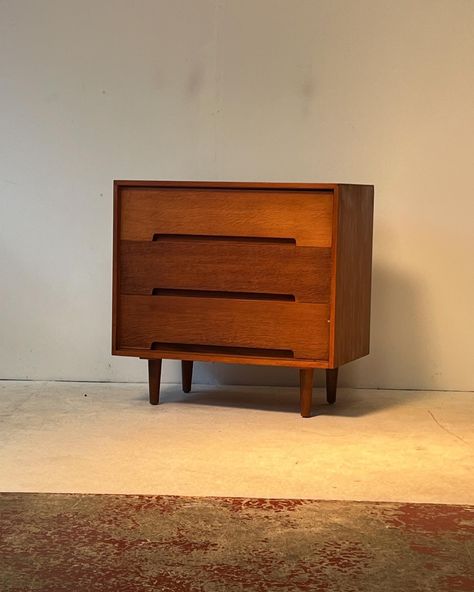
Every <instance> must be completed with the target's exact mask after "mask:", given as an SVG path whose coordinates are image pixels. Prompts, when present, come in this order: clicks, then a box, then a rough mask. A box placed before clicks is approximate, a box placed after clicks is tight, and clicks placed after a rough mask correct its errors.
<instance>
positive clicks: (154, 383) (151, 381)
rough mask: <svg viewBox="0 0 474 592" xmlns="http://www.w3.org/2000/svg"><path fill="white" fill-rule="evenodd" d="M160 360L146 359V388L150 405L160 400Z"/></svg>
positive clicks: (156, 403)
mask: <svg viewBox="0 0 474 592" xmlns="http://www.w3.org/2000/svg"><path fill="white" fill-rule="evenodd" d="M161 362H162V361H161V360H159V359H158V360H148V390H149V394H150V404H151V405H158V403H159V402H160V382H161Z"/></svg>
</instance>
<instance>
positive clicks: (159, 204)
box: [120, 187, 333, 247]
mask: <svg viewBox="0 0 474 592" xmlns="http://www.w3.org/2000/svg"><path fill="white" fill-rule="evenodd" d="M120 201H121V219H120V238H121V239H122V240H145V241H146V240H152V239H153V237H154V236H155V235H160V234H161V233H163V234H166V235H169V234H178V235H183V234H184V235H209V236H243V237H270V238H286V239H294V240H295V241H296V244H297V245H299V246H317V247H330V246H331V241H332V204H333V195H332V193H331V192H327V191H325V192H322V191H320V192H317V191H314V192H307V191H304V192H298V191H290V190H285V191H282V190H279V191H273V190H260V191H256V190H251V189H248V190H245V191H239V192H236V191H233V190H225V189H201V188H194V189H186V190H182V189H176V188H168V189H167V188H161V189H153V188H141V187H130V188H128V187H124V188H122V190H121V193H120Z"/></svg>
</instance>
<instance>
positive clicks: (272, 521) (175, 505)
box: [0, 493, 474, 592]
mask: <svg viewBox="0 0 474 592" xmlns="http://www.w3.org/2000/svg"><path fill="white" fill-rule="evenodd" d="M0 514H1V538H0V565H1V572H0V584H1V591H2V592H26V591H41V592H63V591H64V592H65V591H67V592H75V591H81V592H93V591H96V590H97V591H99V590H100V591H101V592H148V591H151V590H153V591H169V592H202V591H203V592H221V591H222V592H236V591H249V592H261V591H267V590H271V591H273V590H274V591H285V590H295V591H299V590H301V591H311V592H333V591H334V592H359V591H364V592H370V591H375V590H377V591H379V590H380V591H382V590H383V591H384V592H398V591H400V592H401V591H403V592H418V591H427V592H438V591H442V592H455V591H458V590H462V591H473V590H474V573H473V565H474V562H473V557H474V548H473V535H474V524H473V518H474V508H473V507H466V506H446V505H435V504H401V503H370V502H336V501H335V502H327V501H311V500H264V499H240V498H194V497H172V496H139V495H78V494H64V495H62V494H25V493H5V494H0Z"/></svg>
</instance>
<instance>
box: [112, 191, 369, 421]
mask: <svg viewBox="0 0 474 592" xmlns="http://www.w3.org/2000/svg"><path fill="white" fill-rule="evenodd" d="M372 218H373V187H372V186H370V185H347V184H320V183H317V184H314V183H312V184H281V183H278V184H276V183H221V182H213V183H211V182H173V181H115V183H114V246H113V251H114V252H113V307H112V308H113V323H112V333H113V334H112V353H113V354H117V355H123V356H137V357H140V358H143V359H147V360H148V370H149V391H150V402H151V403H152V404H157V403H158V401H159V387H160V375H161V361H162V360H163V359H166V358H170V359H178V360H182V373H183V390H184V391H185V392H189V390H190V388H191V376H192V364H193V361H195V360H199V361H212V362H226V363H236V364H268V365H275V366H292V367H295V368H298V369H299V371H300V408H301V415H302V416H303V417H308V416H310V414H311V395H312V384H313V372H314V369H315V368H324V369H325V370H326V385H327V400H328V402H329V403H334V401H335V398H336V386H337V369H338V367H339V366H341V365H342V364H345V363H347V362H350V361H351V360H354V359H356V358H359V357H361V356H364V355H366V354H367V353H368V352H369V328H370V286H371V266H372Z"/></svg>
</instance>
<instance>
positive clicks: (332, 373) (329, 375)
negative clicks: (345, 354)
mask: <svg viewBox="0 0 474 592" xmlns="http://www.w3.org/2000/svg"><path fill="white" fill-rule="evenodd" d="M338 370H339V368H327V369H326V400H327V402H328V403H329V405H333V404H334V403H335V402H336V392H337V374H338Z"/></svg>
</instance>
